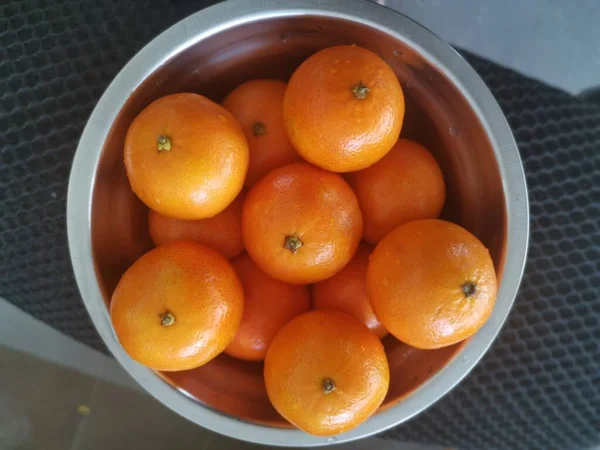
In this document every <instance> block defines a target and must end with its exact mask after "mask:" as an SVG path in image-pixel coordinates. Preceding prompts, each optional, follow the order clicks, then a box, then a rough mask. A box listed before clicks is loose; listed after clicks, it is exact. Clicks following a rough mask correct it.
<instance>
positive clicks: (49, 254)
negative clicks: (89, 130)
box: [0, 0, 600, 450]
mask: <svg viewBox="0 0 600 450" xmlns="http://www.w3.org/2000/svg"><path fill="white" fill-rule="evenodd" d="M207 3H210V2H201V1H194V2H191V1H185V0H179V1H178V0H172V1H171V2H168V1H167V0H156V1H151V0H130V1H122V0H78V1H75V0H4V1H3V2H2V4H1V5H0V56H1V57H0V135H1V136H2V144H1V145H0V296H1V297H4V298H6V299H7V300H8V301H10V302H12V303H14V304H15V305H17V306H18V307H20V308H21V309H23V310H24V311H27V312H28V313H30V314H32V315H33V316H34V317H36V318H38V319H40V320H43V321H44V322H46V323H48V324H49V325H51V326H53V327H55V328H57V329H59V330H61V331H62V332H64V333H65V334H67V335H69V336H72V337H73V338H75V339H77V340H78V341H81V342H83V343H85V344H87V345H90V346H92V347H94V348H96V349H99V350H101V351H106V349H105V348H104V346H103V344H102V342H101V340H100V338H99V337H98V335H97V334H96V332H95V330H94V327H93V326H92V324H91V322H90V320H89V318H88V315H87V312H86V311H85V309H84V307H83V304H82V301H81V299H80V296H79V293H78V291H77V287H76V285H75V281H74V278H73V274H72V269H71V264H70V261H69V253H68V248H67V238H66V225H65V210H66V193H67V183H68V176H69V170H70V166H71V161H72V157H73V154H74V152H75V148H76V145H77V140H78V138H79V136H80V134H81V132H82V130H83V127H84V125H85V121H86V118H87V117H88V116H89V114H90V113H91V111H92V108H93V106H94V104H95V103H96V101H97V99H98V98H99V97H100V95H101V93H102V92H103V90H104V89H105V88H106V86H107V85H108V84H109V82H110V81H111V79H112V78H113V77H114V76H115V75H116V73H117V72H118V71H119V69H120V68H121V67H122V66H123V65H124V63H125V62H126V61H127V60H128V59H129V58H131V57H132V56H133V55H134V54H135V53H136V52H137V51H138V50H139V49H140V48H141V47H142V46H143V45H144V44H145V43H146V42H148V41H149V40H150V39H151V38H153V37H154V36H156V35H157V34H158V33H159V32H161V31H163V30H164V29H165V28H167V27H168V26H170V25H172V24H173V23H174V22H176V21H177V20H179V19H181V18H182V17H183V16H185V15H187V14H188V13H189V12H191V11H193V10H196V9H199V8H200V7H202V6H205V5H206V4H207ZM465 57H466V58H467V59H468V60H469V61H470V63H471V64H472V65H473V67H474V68H475V69H476V70H477V71H478V72H479V74H480V75H481V76H482V78H483V79H484V80H485V81H486V83H487V84H488V86H489V87H490V89H491V90H492V92H493V93H494V95H495V96H496V98H497V99H498V101H499V103H500V105H501V107H502V109H503V110H504V112H505V114H506V116H507V118H508V121H509V123H510V125H511V127H512V129H513V132H514V134H515V137H516V140H517V142H518V144H519V149H520V151H521V156H522V158H523V163H524V165H525V170H526V175H527V183H528V187H529V195H530V202H531V246H530V250H529V259H528V265H527V268H526V273H525V277H524V279H523V283H522V286H521V290H520V293H519V296H518V298H517V300H516V303H515V307H514V309H513V311H512V313H511V315H510V316H509V319H508V321H507V324H506V325H505V327H504V329H503V331H502V332H501V334H500V337H499V338H498V340H497V341H496V343H495V344H494V346H493V347H492V349H491V350H490V351H489V352H488V354H487V355H486V356H485V357H484V359H483V360H482V361H481V363H480V364H479V365H478V366H477V367H476V368H475V369H474V370H473V372H472V373H471V374H470V375H469V376H468V377H467V378H466V379H465V380H464V381H463V382H462V383H461V384H460V386H458V387H457V388H455V389H454V390H453V391H452V392H451V393H450V394H448V395H447V396H446V397H444V399H443V400H441V401H440V402H438V403H437V404H436V405H435V406H433V407H431V408H430V409H428V410H427V411H426V412H424V413H422V414H420V415H419V416H418V417H416V418H415V419H413V420H411V421H409V422H408V423H405V424H404V425H401V426H399V427H397V428H395V429H393V430H391V431H389V432H387V433H385V434H384V435H383V437H385V438H389V439H398V440H404V441H413V442H421V443H435V444H440V445H445V446H452V447H458V448H461V449H465V450H466V449H478V450H483V449H486V450H487V449H521V448H522V449H541V450H550V449H569V450H574V449H580V448H588V447H591V446H595V445H600V351H599V346H600V106H598V105H595V104H593V103H588V102H586V101H583V100H580V99H577V98H574V97H572V96H570V95H568V94H566V93H564V92H561V91H559V90H557V89H553V88H551V87H548V86H545V85H543V84H541V83H539V82H536V81H533V80H530V79H527V78H525V77H523V76H521V75H519V74H517V73H515V72H512V71H510V70H507V69H504V68H502V67H499V66H497V65H495V64H493V63H490V62H487V61H485V60H482V59H481V58H478V57H475V56H472V55H465Z"/></svg>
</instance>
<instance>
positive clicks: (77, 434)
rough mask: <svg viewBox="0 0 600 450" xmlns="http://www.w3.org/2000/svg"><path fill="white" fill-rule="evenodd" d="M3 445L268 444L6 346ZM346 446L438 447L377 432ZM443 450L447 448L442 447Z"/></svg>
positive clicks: (172, 449)
mask: <svg viewBox="0 0 600 450" xmlns="http://www.w3.org/2000/svg"><path fill="white" fill-rule="evenodd" d="M0 378H1V380H2V381H1V383H2V386H4V388H3V389H0V449H2V450H105V449H111V450H137V449H140V450H159V449H160V450H162V449H164V450H179V449H181V450H184V449H185V450H187V449H194V450H208V449H219V450H228V449H232V450H233V449H239V450H252V449H262V448H268V447H264V446H260V445H254V444H249V443H245V442H240V441H237V440H235V439H230V438H227V437H225V436H221V435H218V434H215V433H212V432H211V431H208V430H206V429H204V428H202V427H199V426H197V425H195V424H193V423H191V422H188V421H187V420H185V419H183V418H181V417H179V416H178V415H177V414H175V413H173V412H172V411H170V410H169V409H167V408H166V407H164V406H163V405H161V404H160V403H158V402H157V401H156V400H154V399H153V398H152V397H150V396H148V395H146V394H145V393H143V392H142V391H140V390H138V389H131V388H130V387H125V386H122V385H118V384H115V383H113V382H107V381H102V380H99V379H97V378H95V377H92V376H89V375H85V374H83V373H81V372H79V371H76V370H72V369H69V368H66V367H64V366H61V365H58V364H53V363H50V362H47V361H44V360H42V359H39V358H36V357H34V356H32V355H31V354H28V353H23V352H20V351H16V350H13V349H9V348H8V347H4V346H0ZM336 448H339V449H340V450H344V449H346V450H348V449H353V450H354V449H356V450H361V449H364V450H366V449H373V448H376V449H381V450H436V449H435V448H431V447H424V446H419V445H411V444H402V443H396V442H390V441H384V440H380V439H377V438H371V439H365V440H364V441H361V442H359V443H351V444H347V445H341V446H337V447H336ZM440 450H441V449H440Z"/></svg>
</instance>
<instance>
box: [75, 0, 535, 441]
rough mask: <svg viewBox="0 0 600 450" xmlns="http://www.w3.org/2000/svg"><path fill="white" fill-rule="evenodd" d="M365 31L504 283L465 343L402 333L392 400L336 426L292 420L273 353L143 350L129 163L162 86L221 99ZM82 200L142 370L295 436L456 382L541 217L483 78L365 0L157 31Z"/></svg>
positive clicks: (91, 291) (411, 403)
mask: <svg viewBox="0 0 600 450" xmlns="http://www.w3.org/2000/svg"><path fill="white" fill-rule="evenodd" d="M349 43H353V44H357V45H360V46H364V47H367V48H370V49H372V50H374V51H375V52H376V53H378V54H379V55H381V56H382V57H383V58H384V59H385V60H386V61H387V62H388V63H389V64H390V65H391V66H392V68H393V69H394V70H395V71H396V73H397V75H398V77H399V78H400V80H401V82H402V84H403V87H404V91H405V95H406V98H407V106H406V121H405V125H404V128H403V131H402V135H403V136H405V137H409V138H414V139H416V140H418V141H420V142H421V143H423V144H424V145H426V146H427V147H428V148H430V149H431V150H432V152H433V153H434V154H435V156H436V158H437V159H438V161H439V162H440V165H441V166H442V168H443V170H444V173H445V177H446V182H447V186H448V200H447V204H446V207H445V210H444V213H443V216H444V217H446V218H448V219H450V220H453V221H455V222H457V223H459V224H462V225H463V226H464V227H466V228H467V229H469V230H470V231H471V232H473V233H474V234H475V235H477V236H478V237H479V238H480V239H481V240H482V241H483V242H484V243H485V244H486V246H487V247H488V248H489V249H490V252H491V255H492V257H493V260H494V263H495V265H496V270H497V272H498V275H499V279H500V289H499V294H498V300H497V304H496V306H495V308H494V311H493V313H492V315H491V317H490V319H489V321H488V322H487V323H486V324H485V326H484V327H483V328H482V329H481V330H480V331H479V332H478V333H477V334H476V335H475V336H474V337H473V338H471V339H470V340H468V341H467V342H465V343H463V344H462V345H458V346H455V347H451V348H448V349H445V350H440V351H437V352H438V353H431V352H424V351H416V350H415V349H410V348H409V347H407V346H403V344H400V343H398V342H397V341H395V342H388V343H386V349H387V351H388V357H389V359H390V366H391V371H392V383H391V387H390V394H389V396H388V399H386V403H385V405H384V407H382V408H381V410H380V411H379V412H378V413H377V414H376V415H374V416H373V417H372V418H370V419H369V420H368V421H367V422H366V423H364V424H362V425H361V426H359V427H358V428H356V429H354V430H352V431H350V432H347V433H344V434H342V435H339V436H336V437H335V438H329V439H325V438H321V437H315V436H310V435H307V434H305V433H302V432H300V431H298V430H295V429H293V428H290V427H289V426H287V427H286V425H285V423H284V422H282V421H281V419H280V418H279V417H278V416H277V414H276V413H275V412H274V411H273V410H272V408H271V407H270V405H269V403H268V399H266V395H265V393H264V386H263V384H262V377H261V368H260V365H256V364H254V365H252V364H247V363H243V362H241V361H236V360H234V359H232V358H228V357H227V356H225V355H223V356H220V357H219V358H217V359H216V360H214V362H212V363H210V364H208V365H207V366H203V367H202V368H200V369H198V370H196V371H190V372H182V373H179V374H164V373H163V374H160V373H156V372H154V371H152V370H150V369H147V368H145V367H143V366H141V365H139V364H137V363H135V362H134V361H132V360H131V359H130V358H129V357H128V356H127V355H126V353H125V352H124V351H123V349H122V348H121V347H120V345H119V343H118V341H117V339H116V337H115V335H114V333H113V330H112V327H111V323H110V318H109V314H108V308H107V305H108V302H109V301H110V296H111V293H112V290H113V289H114V287H115V285H116V283H117V281H118V279H119V277H120V276H121V275H122V273H123V272H124V271H125V269H126V268H127V267H128V266H129V265H130V264H131V263H132V262H133V261H134V260H135V259H136V258H137V257H138V256H139V255H141V254H142V253H143V252H144V251H146V250H147V249H148V248H149V247H150V245H151V244H150V240H149V238H148V233H147V231H146V230H147V211H146V209H145V207H144V206H143V205H142V204H141V203H140V202H139V200H137V199H136V197H135V196H134V195H133V193H132V192H131V189H130V188H129V185H128V182H127V178H126V176H125V169H124V165H123V140H124V135H125V132H126V130H127V128H128V126H129V124H130V122H131V120H132V119H133V117H134V116H135V115H136V114H137V113H138V112H140V111H141V110H142V109H143V108H144V107H145V106H146V105H148V104H149V103H150V102H151V101H152V100H153V99H155V98H157V97H160V96H163V95H166V94H170V93H173V92H181V91H192V92H199V93H202V94H205V95H207V96H208V97H210V98H212V99H214V100H216V101H220V100H221V99H222V98H223V96H224V95H225V94H226V93H227V92H229V91H230V90H231V89H233V88H234V87H235V86H236V85H238V84H239V83H241V82H243V81H245V80H248V79H251V78H256V77H277V78H282V79H286V78H287V77H289V75H290V74H291V73H292V71H293V70H294V68H295V67H297V66H298V64H299V63H300V62H301V61H302V60H303V59H305V58H306V57H307V56H308V55H310V54H311V53H314V52H315V51H317V50H319V49H321V48H324V47H328V46H332V45H336V44H349ZM67 215H68V233H69V245H70V251H71V258H72V261H73V266H74V269H75V275H76V278H77V282H78V285H79V289H80V290H81V294H82V297H83V300H84V302H85V305H86V307H87V309H88V311H89V314H90V316H91V318H92V320H93V322H94V324H95V326H96V328H97V329H98V331H99V333H100V335H101V336H102V338H103V339H104V341H105V343H106V345H107V346H108V348H109V349H110V350H111V351H112V352H113V354H114V355H115V357H116V358H117V359H118V360H119V362H120V363H121V364H122V365H123V367H124V368H125V369H126V370H127V371H128V372H129V373H130V374H131V376H132V377H133V378H135V379H136V380H137V381H138V382H139V383H140V384H141V385H142V386H143V387H144V388H145V389H146V390H147V391H148V392H149V393H150V394H152V395H153V396H154V397H156V398H157V399H158V400H160V401H161V402H163V403H164V404H165V405H167V406H168V407H170V408H172V409H173V410H174V411H176V412H178V413H179V414H181V415H183V416H185V417H187V418H188V419H190V420H191V421H193V422H196V423H198V424H200V425H202V426H204V427H206V428H209V429H211V430H214V431H216V432H219V433H222V434H225V435H229V436H232V437H235V438H238V439H244V440H247V441H252V442H258V443H263V444H272V445H284V446H292V445H294V446H311V445H321V444H326V443H331V442H346V441H351V440H353V439H358V438H362V437H365V436H369V435H372V434H374V433H378V432H380V431H383V430H385V429H388V428H390V427H393V426H394V425H397V424H399V423H402V422H404V421H406V420H407V419H409V418H411V417H412V416H414V415H415V414H418V413H419V412H420V411H423V410H424V409H425V408H427V407H428V406H430V405H431V404H433V403H434V402H436V401H437V400H439V399H440V398H441V397H442V396H443V395H444V394H445V393H447V392H448V391H449V390H450V389H452V387H454V386H455V385H456V384H457V383H458V382H459V381H460V380H461V379H462V378H463V377H464V376H465V375H466V374H467V373H468V372H469V371H470V370H471V369H472V368H473V366H474V365H475V364H476V363H477V361H479V359H480V358H481V357H482V356H483V354H484V353H485V352H486V350H487V349H488V347H489V346H490V344H491V343H492V341H493V340H494V338H495V337H496V335H497V334H498V332H499V330H500V328H501V327H502V324H503V323H504V320H505V319H506V316H507V314H508V312H509V310H510V308H511V306H512V303H513V300H514V298H515V295H516V292H517V288H518V285H519V282H520V280H521V275H522V271H523V267H524V265H525V256H526V249H527V241H528V222H529V220H528V203H527V191H526V186H525V179H524V175H523V168H522V165H521V161H520V158H519V153H518V151H517V147H516V145H515V142H514V139H513V137H512V134H511V131H510V129H509V127H508V125H507V123H506V120H505V118H504V116H503V115H502V112H501V111H500V108H499V107H498V104H497V103H496V101H495V100H494V98H493V97H492V95H491V93H490V91H489V90H488V89H487V87H486V86H485V84H484V83H483V82H482V80H481V79H480V78H479V77H478V76H477V74H476V73H475V72H474V71H473V69H472V68H471V67H470V66H469V65H468V64H467V63H466V62H465V61H464V60H463V59H462V58H461V57H460V56H459V55H458V54H457V53H456V52H455V51H454V50H453V49H452V48H450V47H449V46H448V45H447V44H446V43H444V42H442V41H441V40H440V39H438V38H437V37H436V36H435V35H433V34H432V33H431V32H429V31H428V30H426V29H424V28H423V27H422V26H420V25H418V24H416V23H415V22H413V21H411V20H410V19H408V18H406V17H404V16H402V15H400V14H398V13H395V12H394V11H391V10H389V9H386V8H384V7H381V6H378V5H376V4H373V3H370V2H367V1H362V0H319V1H308V0H263V1H254V2H248V1H242V0H234V1H230V2H226V3H222V4H219V5H217V6H214V7H211V8H209V9H206V10H204V11H201V12H198V13H196V14H194V15H192V16H190V17H189V18H187V19H185V20H183V21H181V22H179V23H178V24H176V25H175V26H173V27H171V28H170V29H168V30H167V31H165V32H164V33H163V34H161V35H160V36H159V37H157V38H156V39H154V40H153V41H152V42H151V43H150V44H148V45H147V46H146V47H144V48H143V49H142V50H141V51H140V52H139V53H138V54H137V55H136V56H135V57H134V58H133V59H132V60H131V61H130V62H129V63H128V64H127V65H126V66H125V68H124V69H123V70H122V71H121V72H120V73H119V74H118V75H117V77H116V78H115V79H114V81H113V82H112V83H111V84H110V86H109V87H108V89H107V90H106V92H105V93H104V95H103V96H102V98H101V99H100V101H99V102H98V105H97V106H96V108H95V109H94V112H93V113H92V115H91V117H90V119H89V121H88V123H87V126H86V128H85V130H84V132H83V135H82V137H81V141H80V143H79V146H78V148H77V154H76V156H75V160H74V163H73V169H72V173H71V179H70V185H69V197H68V211H67ZM433 360H435V361H437V362H436V363H435V364H434V363H432V362H431V361H433ZM411 361H412V362H411ZM428 361H429V362H428ZM430 363H431V364H430ZM410 364H413V366H412V368H411V370H415V368H416V370H420V367H421V366H422V365H423V364H429V367H428V370H426V371H424V375H423V376H422V377H420V378H419V377H415V380H414V382H413V381H411V380H406V379H405V378H404V377H403V373H405V372H404V370H405V369H407V367H409V365H410Z"/></svg>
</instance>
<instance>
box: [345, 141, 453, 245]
mask: <svg viewBox="0 0 600 450" xmlns="http://www.w3.org/2000/svg"><path fill="white" fill-rule="evenodd" d="M346 180H347V181H348V183H350V186H352V189H354V192H355V193H356V197H357V198H358V203H359V204H360V209H361V211H362V213H363V215H364V231H363V239H364V240H365V241H367V242H369V243H370V244H377V242H379V241H380V240H381V239H383V237H384V236H385V235H386V234H388V233H389V232H390V231H392V230H393V229H394V228H396V227H398V226H400V225H402V224H405V223H407V222H412V221H413V220H419V219H437V218H438V217H439V215H440V213H441V212H442V207H443V206H444V201H445V200H446V185H445V183H444V175H443V174H442V171H441V169H440V167H439V165H438V163H437V161H436V160H435V158H434V157H433V155H432V154H431V153H429V151H427V149H426V148H425V147H423V146H421V145H420V144H417V143H416V142H414V141H409V140H407V139H400V140H398V142H397V143H396V145H394V148H392V150H391V151H390V152H389V153H388V154H387V155H385V156H384V157H383V158H382V159H381V160H379V161H378V162H376V163H375V164H373V165H372V166H371V167H369V168H367V169H364V170H361V171H360V172H355V173H351V174H348V175H347V177H346Z"/></svg>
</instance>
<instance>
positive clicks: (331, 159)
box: [283, 45, 404, 172]
mask: <svg viewBox="0 0 600 450" xmlns="http://www.w3.org/2000/svg"><path fill="white" fill-rule="evenodd" d="M283 118H284V121H285V126H286V129H287V131H288V134H289V136H290V139H291V141H292V144H293V145H294V147H295V148H296V150H297V151H298V153H299V154H300V156H302V157H303V158H304V159H306V160H307V161H309V162H311V163H313V164H315V165H317V166H319V167H321V168H323V169H326V170H331V171H333V172H352V171H356V170H361V169H364V168H366V167H369V166H370V165H372V164H374V163H375V162H377V161H379V160H380V159H381V158H382V157H383V156H384V155H385V154H386V153H387V152H388V151H390V149H391V148H392V146H393V145H394V143H395V142H396V141H397V140H398V136H399V135H400V129H401V128H402V121H403V120H404V94H403V93H402V88H401V87H400V83H399V81H398V78H397V77H396V74H395V73H394V71H393V70H392V69H391V67H390V66H388V65H387V63H386V62H385V61H384V60H383V59H381V58H380V57H379V56H377V55H376V54H375V53H373V52H371V51H370V50H367V49H364V48H361V47H357V46H355V45H342V46H338V47H330V48H326V49H324V50H321V51H319V52H317V53H315V54H314V55H312V56H311V57H310V58H308V59H307V60H306V61H304V62H303V63H302V64H301V65H300V67H298V69H297V70H296V71H295V72H294V74H293V75H292V78H291V79H290V82H289V85H288V88H287V91H286V93H285V99H284V105H283Z"/></svg>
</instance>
